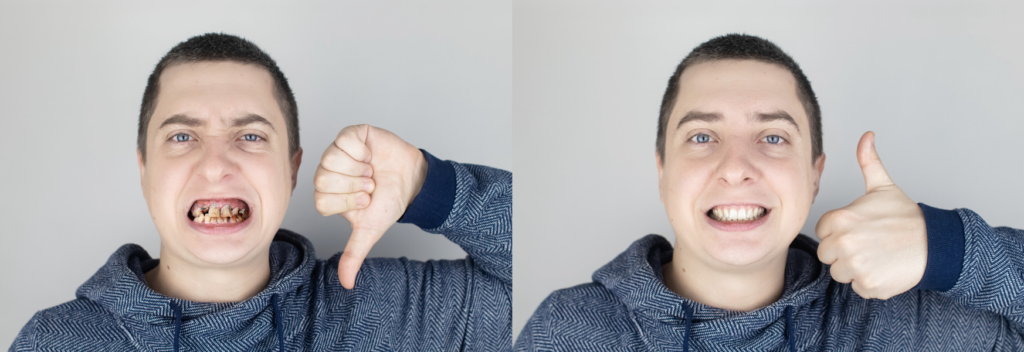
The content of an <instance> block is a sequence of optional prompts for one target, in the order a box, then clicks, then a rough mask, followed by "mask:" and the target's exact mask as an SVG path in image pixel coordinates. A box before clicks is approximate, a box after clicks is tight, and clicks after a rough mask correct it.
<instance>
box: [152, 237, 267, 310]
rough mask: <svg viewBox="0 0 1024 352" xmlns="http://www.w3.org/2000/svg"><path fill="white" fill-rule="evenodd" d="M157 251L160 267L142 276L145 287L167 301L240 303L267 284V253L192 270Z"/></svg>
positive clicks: (183, 263) (190, 266) (185, 264)
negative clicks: (174, 299)
mask: <svg viewBox="0 0 1024 352" xmlns="http://www.w3.org/2000/svg"><path fill="white" fill-rule="evenodd" d="M167 254H168V253H165V252H164V250H163V247H161V250H160V265H159V266H157V267H156V268H153V269H152V270H150V271H148V272H146V284H147V285H149V288H151V289H153V291H156V292H159V293H160V294H163V295H164V296H167V297H173V298H177V299H182V300H186V301H193V302H209V303H221V302H240V301H244V300H247V299H249V298H252V297H253V296H255V295H256V294H258V293H260V291H262V290H263V289H264V288H266V287H267V283H269V282H270V253H269V252H268V253H263V254H261V255H257V259H255V260H250V261H248V262H246V263H242V264H237V265H231V266H228V267H223V268H211V267H196V266H194V265H189V263H186V262H184V261H182V260H177V258H175V257H174V256H172V255H167Z"/></svg>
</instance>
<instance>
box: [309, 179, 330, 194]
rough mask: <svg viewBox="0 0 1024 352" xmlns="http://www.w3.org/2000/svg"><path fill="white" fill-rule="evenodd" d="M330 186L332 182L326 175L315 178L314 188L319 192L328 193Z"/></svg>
mask: <svg viewBox="0 0 1024 352" xmlns="http://www.w3.org/2000/svg"><path fill="white" fill-rule="evenodd" d="M330 184H331V181H330V180H329V179H328V177H327V176H326V175H317V176H316V177H313V188H315V189H316V190H318V191H326V190H327V187H329V186H330Z"/></svg>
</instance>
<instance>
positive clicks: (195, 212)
mask: <svg viewBox="0 0 1024 352" xmlns="http://www.w3.org/2000/svg"><path fill="white" fill-rule="evenodd" d="M192 217H193V219H192V221H195V222H198V223H203V224H223V223H234V222H242V221H244V220H245V219H246V218H248V217H249V216H248V214H247V213H246V211H245V208H236V207H232V206H231V205H224V206H223V207H218V206H217V204H213V205H212V206H202V207H200V206H199V205H198V204H197V205H196V206H194V207H193V208H192Z"/></svg>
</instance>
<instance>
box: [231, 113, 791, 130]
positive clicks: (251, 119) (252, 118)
mask: <svg viewBox="0 0 1024 352" xmlns="http://www.w3.org/2000/svg"><path fill="white" fill-rule="evenodd" d="M787 116H788V115H787ZM254 123H259V124H264V125H267V127H270V129H272V130H275V131H276V130H277V129H276V128H274V124H272V123H270V121H267V119H265V118H263V116H260V115H256V114H249V115H246V116H245V117H242V118H238V119H235V122H233V123H231V127H242V126H246V125H251V124H254Z"/></svg>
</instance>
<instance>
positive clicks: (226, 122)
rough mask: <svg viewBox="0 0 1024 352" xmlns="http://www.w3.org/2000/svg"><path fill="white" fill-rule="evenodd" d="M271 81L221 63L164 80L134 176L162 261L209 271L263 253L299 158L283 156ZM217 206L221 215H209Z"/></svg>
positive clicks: (188, 68) (194, 66)
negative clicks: (171, 260) (139, 179)
mask: <svg viewBox="0 0 1024 352" xmlns="http://www.w3.org/2000/svg"><path fill="white" fill-rule="evenodd" d="M272 82H273V81H272V78H271V76H270V74H269V73H268V72H267V71H266V70H265V69H263V68H261V67H258V66H254V65H245V64H240V63H236V62H227V61H217V62H198V63H191V64H181V65H174V66H171V67H169V68H167V69H166V70H165V71H164V72H163V74H162V75H161V77H160V94H159V96H158V98H157V103H156V109H155V110H154V112H153V116H152V118H151V119H150V122H149V128H148V131H147V132H146V133H147V141H146V148H147V155H146V162H145V164H143V162H142V160H141V155H139V169H140V171H141V174H142V193H143V196H145V198H146V204H147V205H148V206H149V213H150V216H152V217H153V222H154V223H155V224H156V228H157V231H159V232H160V240H161V246H162V248H163V250H162V255H163V256H168V255H169V256H173V257H175V259H178V260H182V261H184V262H187V263H190V264H192V265H195V266H197V267H211V266H224V265H228V266H230V265H232V264H239V263H242V262H246V261H249V260H252V259H254V258H257V257H258V256H260V255H266V252H267V251H268V250H269V247H270V242H271V241H272V240H273V237H274V234H275V233H276V232H277V230H278V228H279V227H280V226H281V221H282V220H283V219H284V215H285V211H286V210H287V208H288V200H289V199H290V197H291V192H292V190H293V189H294V187H295V176H296V172H297V171H298V167H299V161H300V160H301V155H302V153H301V152H299V153H296V155H295V157H294V158H290V157H289V155H288V133H287V131H286V129H287V127H286V126H285V120H284V117H283V115H282V114H281V109H280V108H279V107H278V104H277V100H276V99H275V98H274V94H273V88H272V87H273V84H272ZM214 205H216V208H217V209H218V210H224V209H223V207H224V206H225V205H226V206H228V207H229V208H228V209H227V212H226V213H227V214H221V215H223V216H221V217H216V216H211V214H210V212H211V210H212V209H213V208H214ZM220 212H221V213H224V212H223V211H220ZM232 213H233V214H232ZM197 214H199V215H200V216H196V215H197ZM212 215H218V214H212ZM197 218H198V219H199V220H197Z"/></svg>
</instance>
